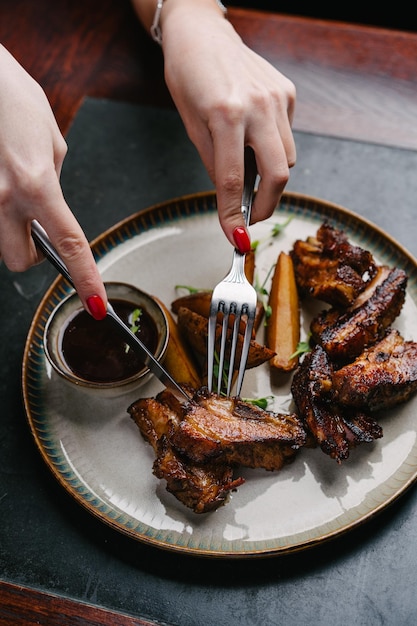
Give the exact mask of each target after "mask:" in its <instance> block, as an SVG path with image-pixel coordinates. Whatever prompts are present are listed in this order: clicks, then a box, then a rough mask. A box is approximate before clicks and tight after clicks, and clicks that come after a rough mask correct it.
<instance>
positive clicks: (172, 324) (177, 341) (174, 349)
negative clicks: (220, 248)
mask: <svg viewBox="0 0 417 626" xmlns="http://www.w3.org/2000/svg"><path fill="white" fill-rule="evenodd" d="M158 302H159V304H160V305H161V306H162V308H163V309H164V311H165V314H166V316H167V319H168V325H169V341H168V347H167V351H166V354H165V358H164V362H163V365H164V367H165V368H166V370H167V371H168V373H169V374H171V376H172V378H173V379H174V380H175V381H176V382H177V383H183V384H186V385H190V386H191V387H192V388H193V389H199V388H200V386H201V378H200V376H199V374H198V370H197V367H196V364H195V362H194V358H193V357H192V355H191V353H190V350H189V349H188V346H187V345H186V344H185V342H184V340H183V338H182V336H181V333H180V331H179V328H178V325H177V323H176V321H175V319H174V318H173V316H172V314H171V312H170V311H169V309H168V308H167V307H166V306H165V304H164V303H163V302H161V300H159V299H158Z"/></svg>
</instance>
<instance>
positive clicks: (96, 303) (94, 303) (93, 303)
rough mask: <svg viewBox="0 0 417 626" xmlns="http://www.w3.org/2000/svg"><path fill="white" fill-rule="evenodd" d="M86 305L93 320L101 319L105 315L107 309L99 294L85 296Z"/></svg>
mask: <svg viewBox="0 0 417 626" xmlns="http://www.w3.org/2000/svg"><path fill="white" fill-rule="evenodd" d="M87 306H88V310H89V311H90V313H91V315H92V316H93V317H94V319H95V320H102V319H104V318H105V317H106V315H107V309H106V307H105V305H104V302H103V300H102V299H101V298H100V296H97V295H94V296H90V297H89V298H87Z"/></svg>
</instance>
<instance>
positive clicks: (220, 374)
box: [217, 309, 230, 394]
mask: <svg viewBox="0 0 417 626" xmlns="http://www.w3.org/2000/svg"><path fill="white" fill-rule="evenodd" d="M229 315H230V309H229V310H228V311H223V323H222V339H221V344H220V355H219V371H218V374H217V393H218V394H220V393H221V389H222V380H223V370H224V362H225V353H226V339H227V329H228V327H229ZM229 370H230V364H229Z"/></svg>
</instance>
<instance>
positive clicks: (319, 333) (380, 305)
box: [310, 268, 407, 362]
mask: <svg viewBox="0 0 417 626" xmlns="http://www.w3.org/2000/svg"><path fill="white" fill-rule="evenodd" d="M406 286H407V275H406V273H405V272H404V270H401V269H398V268H393V269H391V270H389V271H388V272H387V273H386V277H385V279H384V280H382V282H380V283H379V284H378V285H377V286H376V288H375V289H374V290H373V291H371V294H370V296H369V298H368V299H366V300H365V301H363V298H361V299H360V303H361V304H360V305H359V306H357V307H356V306H355V305H353V306H352V307H350V308H349V309H347V310H346V311H344V312H341V311H340V310H339V309H335V308H332V309H329V310H327V311H323V312H322V313H321V314H320V315H318V316H317V317H316V318H314V319H313V321H312V322H311V325H310V330H311V334H312V338H313V339H314V341H315V342H316V343H317V344H319V345H321V346H322V347H323V348H324V349H325V351H326V352H327V354H328V355H329V356H330V358H331V359H332V360H333V361H339V362H347V361H351V360H352V359H355V358H356V357H357V356H359V355H360V354H361V352H363V350H364V349H365V348H367V347H368V346H370V345H372V344H373V343H375V342H376V341H378V339H379V338H380V337H381V336H383V334H384V333H385V331H386V330H387V328H388V327H389V326H390V325H391V324H392V322H393V321H394V320H395V318H396V317H397V316H398V315H399V314H400V311H401V309H402V306H403V304H404V301H405V293H406Z"/></svg>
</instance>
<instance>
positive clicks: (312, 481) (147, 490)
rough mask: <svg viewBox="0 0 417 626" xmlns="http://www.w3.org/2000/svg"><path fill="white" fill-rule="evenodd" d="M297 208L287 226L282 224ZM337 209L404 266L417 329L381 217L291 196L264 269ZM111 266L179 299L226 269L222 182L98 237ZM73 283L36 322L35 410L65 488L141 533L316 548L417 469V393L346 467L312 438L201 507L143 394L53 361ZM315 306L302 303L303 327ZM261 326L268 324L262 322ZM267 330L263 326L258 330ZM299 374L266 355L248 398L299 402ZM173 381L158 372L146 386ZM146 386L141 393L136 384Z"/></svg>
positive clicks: (30, 362)
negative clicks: (73, 373)
mask: <svg viewBox="0 0 417 626" xmlns="http://www.w3.org/2000/svg"><path fill="white" fill-rule="evenodd" d="M289 217H291V220H290V221H289V223H288V224H287V225H286V227H285V228H284V229H283V231H282V233H281V234H279V235H278V236H277V237H274V238H272V237H271V231H272V228H273V226H275V225H276V224H284V223H285V222H286V221H287V218H289ZM325 218H328V219H330V220H331V222H332V223H333V224H334V225H335V226H336V227H339V228H342V229H344V230H345V232H346V233H347V235H348V236H349V238H350V240H351V241H352V242H353V243H356V244H358V245H361V246H362V247H365V248H367V249H369V250H370V251H371V252H372V253H373V254H374V256H375V257H376V259H377V261H378V262H379V263H385V264H388V265H390V266H398V267H402V268H403V269H405V270H406V272H407V273H408V276H409V282H408V289H407V298H406V302H405V305H404V307H403V310H402V313H401V315H400V317H399V318H398V319H397V320H396V323H395V326H396V327H397V328H398V329H399V330H400V331H401V333H402V335H403V336H404V338H405V339H407V340H408V339H413V340H417V310H416V309H417V266H416V261H415V259H414V258H413V257H412V256H411V255H410V254H409V253H407V251H406V250H404V249H403V248H402V247H401V246H400V245H399V244H398V243H396V242H395V241H394V240H393V239H391V238H390V237H389V236H388V235H387V234H385V233H384V232H382V231H381V230H379V229H378V228H377V227H375V226H374V225H373V224H371V223H369V222H367V221H365V220H364V219H362V218H361V217H359V216H357V215H355V214H353V213H352V212H350V211H348V210H347V209H344V208H343V207H340V206H336V205H334V204H330V203H328V202H324V201H322V200H319V199H316V198H311V197H307V196H302V195H298V194H290V193H288V194H286V195H284V197H283V199H282V202H281V204H280V206H279V207H278V208H277V210H276V212H275V214H274V215H273V216H272V217H271V218H270V219H269V220H267V221H265V222H263V223H261V224H257V225H254V226H253V227H251V233H252V239H256V240H259V242H260V243H259V247H258V251H257V275H258V278H259V280H260V281H261V282H262V280H263V279H264V278H265V276H266V275H267V273H268V271H269V269H270V267H271V265H272V263H274V262H275V261H276V258H277V255H278V253H279V252H280V251H281V250H284V251H289V250H290V249H291V247H292V245H293V242H294V241H295V239H297V238H301V239H304V238H306V237H307V236H309V235H314V234H315V233H316V231H317V229H318V227H319V226H320V224H321V223H322V222H323V220H324V219H325ZM92 246H93V250H94V252H95V255H96V257H97V260H98V264H99V267H100V270H101V273H102V275H103V278H104V279H105V280H108V281H125V282H129V283H132V284H133V285H137V286H138V287H140V288H141V289H143V290H145V291H148V292H150V293H152V294H154V295H157V296H158V297H159V298H160V299H161V300H162V301H163V302H165V303H166V304H168V305H169V304H170V302H171V301H172V300H173V299H174V298H176V297H178V295H179V294H180V293H181V291H178V290H177V289H176V286H177V285H190V286H193V287H199V288H211V287H213V286H214V285H215V284H216V283H217V282H218V281H219V280H220V279H221V278H223V276H224V275H225V274H226V273H227V271H228V269H229V266H230V263H231V258H232V250H231V247H230V244H229V243H228V242H227V241H226V239H225V237H224V235H223V233H222V231H221V229H220V226H219V223H218V219H217V213H216V206H215V195H214V193H202V194H197V195H193V196H187V197H183V198H178V199H175V200H172V201H169V202H166V203H164V204H160V205H157V206H154V207H151V208H149V209H147V210H145V211H141V212H139V213H137V214H135V215H133V216H132V217H130V218H128V219H126V220H124V221H122V222H120V223H119V224H117V225H116V226H114V227H113V228H112V229H110V230H109V231H107V232H105V233H103V234H102V235H101V236H100V237H98V238H97V239H96V240H95V241H94V242H93V244H92ZM69 290H70V288H69V286H67V283H66V282H65V281H64V280H63V279H62V278H58V279H57V280H56V281H55V282H54V283H53V284H52V286H51V287H50V289H49V290H48V292H47V293H46V294H45V296H44V298H43V300H42V301H41V303H40V305H39V307H38V309H37V312H36V314H35V316H34V319H33V322H32V324H31V327H30V330H29V334H28V337H27V342H26V346H25V352H24V360H23V371H22V380H23V393H24V402H25V408H26V412H27V417H28V422H29V425H30V428H31V431H32V433H33V436H34V438H35V441H36V444H37V446H38V448H39V451H40V453H41V455H42V457H43V459H44V461H45V462H46V464H47V465H48V467H49V469H50V470H51V471H52V473H53V475H54V476H55V477H56V479H57V480H58V481H59V483H60V484H61V485H62V487H63V488H64V489H65V490H66V491H67V492H68V493H69V494H71V496H72V497H73V498H74V499H75V500H76V501H77V502H78V503H79V504H80V505H82V506H84V507H85V508H86V509H88V510H89V511H90V512H91V513H92V514H93V515H95V516H96V517H97V518H99V519H100V520H102V521H103V522H105V523H107V524H109V525H110V526H112V527H113V528H115V529H117V530H118V531H120V532H121V533H124V534H125V535H128V536H129V537H131V538H132V539H134V540H137V541H141V542H144V543H146V544H150V545H153V546H156V547H159V548H163V549H167V550H171V551H176V552H181V553H187V554H191V555H197V556H208V557H228V558H231V557H254V556H268V555H274V554H278V553H289V552H292V551H297V550H301V549H305V548H308V547H312V546H314V545H317V544H318V543H320V542H323V541H326V540H329V539H331V538H334V537H337V536H339V535H341V534H342V533H346V532H347V531H349V530H351V529H353V528H355V527H356V526H358V525H359V524H361V523H363V522H365V521H366V520H368V519H369V518H371V517H372V516H374V515H375V514H376V513H378V512H379V511H381V510H382V509H384V508H385V507H387V506H388V505H389V504H391V503H392V502H393V501H394V500H395V499H396V498H398V497H399V496H400V495H401V494H402V493H404V491H405V490H406V489H407V488H408V487H409V486H410V485H411V484H413V483H414V481H415V480H416V477H417V441H416V435H417V421H416V419H415V414H416V412H417V397H414V398H413V399H411V400H410V401H409V402H408V403H407V404H404V405H402V406H399V407H397V408H395V409H393V410H391V411H389V412H386V413H385V414H384V415H382V416H380V418H378V421H379V423H380V424H381V425H382V427H383V430H384V436H383V438H382V439H379V440H377V441H376V442H374V443H373V444H362V445H361V446H359V447H358V448H356V449H355V450H353V451H351V454H350V457H349V459H348V460H347V461H345V462H344V463H343V464H342V465H341V466H339V465H337V463H336V462H335V461H333V460H332V459H330V458H329V457H328V456H326V455H325V454H324V453H323V452H321V451H320V449H313V450H312V449H302V450H300V451H299V453H298V455H297V457H296V459H295V461H294V462H293V463H292V464H290V465H288V466H287V467H285V468H284V469H282V470H281V471H279V472H275V473H274V472H266V471H264V470H249V469H248V470H244V471H243V474H242V475H243V476H244V478H245V479H246V482H245V483H244V484H243V485H242V486H241V487H240V488H239V489H238V491H237V492H235V493H232V494H231V496H230V500H229V502H228V503H227V504H226V505H225V506H223V507H221V508H220V509H219V510H217V511H216V512H212V513H207V514H203V515H196V514H195V513H193V512H192V511H191V510H189V509H187V508H186V507H185V506H184V505H182V504H181V503H179V502H178V501H177V500H176V499H175V498H174V497H173V496H172V495H171V494H169V493H168V492H167V491H166V489H165V483H164V481H161V480H159V479H157V478H155V476H153V474H152V463H153V460H154V453H153V450H152V448H151V446H150V445H149V444H147V443H146V442H145V441H144V440H143V439H142V436H141V434H140V432H139V430H138V428H137V427H136V425H135V424H134V423H133V421H132V420H131V418H130V416H129V415H128V413H127V407H128V406H129V405H130V403H131V402H133V401H134V400H136V399H137V398H136V397H132V396H123V397H120V398H116V399H114V400H111V401H109V400H108V399H102V398H100V397H96V396H89V395H86V394H85V393H84V392H83V391H79V390H78V389H75V388H72V387H71V388H68V387H67V386H66V384H65V382H64V381H62V380H61V379H60V378H58V376H57V375H56V374H55V373H54V372H53V371H51V369H50V368H48V365H47V362H46V359H45V355H44V349H43V345H42V333H43V328H44V325H45V322H46V320H47V318H48V316H49V314H50V312H51V311H52V309H53V307H54V306H55V305H56V304H57V303H58V302H59V301H60V300H61V299H62V298H64V297H65V296H66V295H67V293H68V292H69ZM311 315H312V311H304V312H303V316H302V333H303V336H302V339H305V338H306V336H307V332H308V324H309V320H310V319H311ZM261 332H262V331H261ZM259 340H260V341H262V337H259ZM290 379H291V377H290V375H288V376H284V377H282V378H281V379H280V380H279V381H277V380H272V379H271V376H270V372H269V368H268V366H262V367H260V368H257V369H254V370H250V371H249V372H248V373H247V375H246V378H245V382H244V388H243V391H242V395H243V396H244V397H251V398H254V397H264V396H269V395H271V394H272V395H273V396H274V403H273V405H271V406H270V408H271V409H274V410H278V411H284V412H289V411H290V410H291V397H290V393H289V386H290ZM160 389H162V386H161V384H160V383H159V382H158V381H156V380H153V381H151V382H150V383H149V384H148V385H147V386H145V387H143V388H141V389H140V395H141V396H142V397H148V396H154V395H155V394H156V393H157V392H158V391H160ZM137 393H138V392H137Z"/></svg>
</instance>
